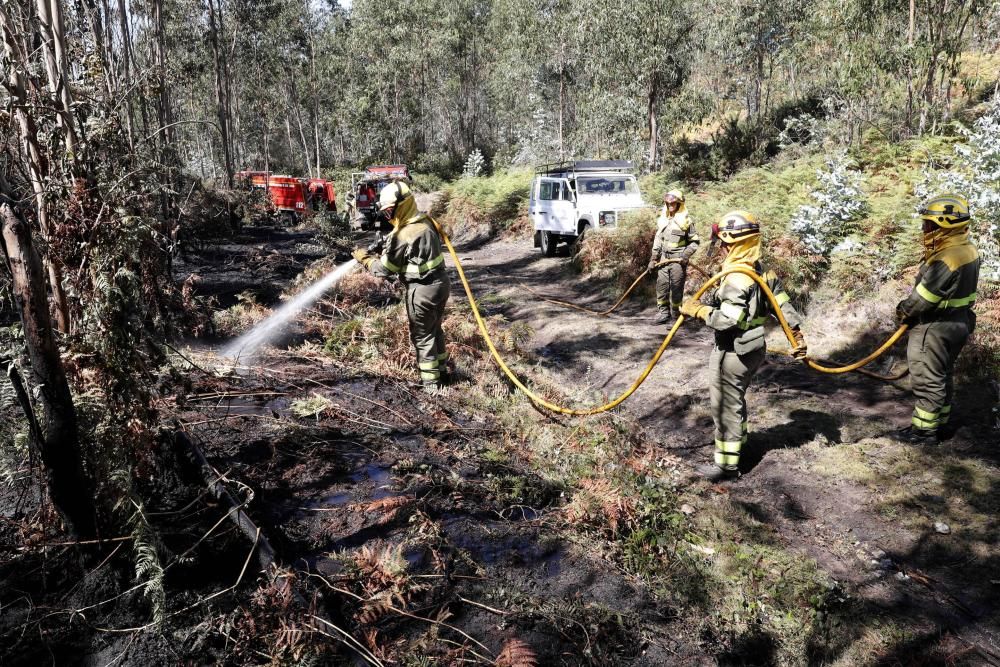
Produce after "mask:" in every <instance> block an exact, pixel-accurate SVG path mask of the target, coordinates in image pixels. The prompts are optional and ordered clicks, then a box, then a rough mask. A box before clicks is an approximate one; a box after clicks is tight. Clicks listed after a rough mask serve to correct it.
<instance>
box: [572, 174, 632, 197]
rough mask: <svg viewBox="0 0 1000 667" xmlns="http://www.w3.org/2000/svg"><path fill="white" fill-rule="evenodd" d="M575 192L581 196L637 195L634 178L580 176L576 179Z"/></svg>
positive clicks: (623, 176) (621, 176)
mask: <svg viewBox="0 0 1000 667" xmlns="http://www.w3.org/2000/svg"><path fill="white" fill-rule="evenodd" d="M576 191H577V192H578V193H579V194H581V195H611V194H613V195H618V194H629V195H631V194H639V185H638V184H637V183H636V181H635V176H629V175H624V174H623V175H615V176H582V177H580V178H577V179H576Z"/></svg>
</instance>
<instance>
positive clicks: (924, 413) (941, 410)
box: [906, 318, 970, 431]
mask: <svg viewBox="0 0 1000 667" xmlns="http://www.w3.org/2000/svg"><path fill="white" fill-rule="evenodd" d="M969 333H970V326H969V322H968V321H967V320H964V319H963V318H956V319H955V320H950V321H937V322H927V323H924V324H917V325H916V326H914V327H913V328H912V329H910V338H909V340H908V341H907V344H906V360H907V363H909V365H910V379H911V386H912V390H913V396H914V397H915V398H916V404H915V405H914V406H913V420H912V423H913V427H914V428H917V429H921V430H924V431H936V430H937V429H938V428H940V427H941V426H944V425H945V424H947V423H948V419H949V417H951V398H952V391H953V389H952V379H951V376H952V371H953V370H954V368H955V360H956V359H958V353H959V352H961V351H962V347H964V346H965V342H966V340H968V338H969Z"/></svg>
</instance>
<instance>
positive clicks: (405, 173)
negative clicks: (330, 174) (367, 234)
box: [347, 164, 410, 230]
mask: <svg viewBox="0 0 1000 667" xmlns="http://www.w3.org/2000/svg"><path fill="white" fill-rule="evenodd" d="M393 181H406V182H407V183H409V182H410V170H409V169H407V167H406V165H405V164H381V165H372V166H370V167H368V168H367V169H365V170H364V171H359V172H355V173H353V174H351V191H350V192H349V193H348V194H347V213H348V216H349V219H350V222H351V227H353V228H354V229H360V230H366V229H374V228H375V218H376V217H377V216H378V210H377V207H376V203H377V200H378V193H379V190H381V189H382V188H383V187H384V186H385V185H387V184H389V183H391V182H393Z"/></svg>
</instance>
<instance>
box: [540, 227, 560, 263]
mask: <svg viewBox="0 0 1000 667" xmlns="http://www.w3.org/2000/svg"><path fill="white" fill-rule="evenodd" d="M556 239H557V237H556V235H555V234H553V233H552V232H542V233H541V239H540V245H541V247H542V254H543V255H545V256H546V257H552V256H553V255H555V254H556V245H558V243H559V241H557V240H556Z"/></svg>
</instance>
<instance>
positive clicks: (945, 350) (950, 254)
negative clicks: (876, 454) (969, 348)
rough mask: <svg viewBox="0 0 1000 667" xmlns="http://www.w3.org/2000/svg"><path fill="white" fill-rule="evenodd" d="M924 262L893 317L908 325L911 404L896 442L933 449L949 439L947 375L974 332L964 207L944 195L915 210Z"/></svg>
mask: <svg viewBox="0 0 1000 667" xmlns="http://www.w3.org/2000/svg"><path fill="white" fill-rule="evenodd" d="M920 217H921V219H922V221H923V234H924V238H923V242H924V261H923V263H922V264H921V265H920V269H919V270H918V271H917V279H916V284H915V286H914V288H913V291H912V292H911V293H910V296H908V297H907V298H905V299H903V300H902V301H900V302H899V305H897V306H896V314H897V316H898V318H899V320H900V321H901V322H905V323H907V324H909V325H910V327H911V329H910V338H909V341H908V342H907V346H906V359H907V361H908V363H909V365H910V378H911V381H912V388H913V395H914V396H915V397H916V404H915V405H914V406H913V418H912V420H911V423H910V425H909V426H908V427H906V428H905V429H903V430H902V431H900V432H899V433H898V437H899V439H900V440H903V441H905V442H911V443H915V444H926V445H936V444H938V442H939V437H940V435H941V434H944V435H945V436H947V435H948V434H949V431H950V429H949V420H950V417H951V408H952V402H951V401H952V378H951V375H952V371H953V369H954V367H955V360H956V359H957V358H958V353H959V352H961V351H962V347H963V346H964V345H965V342H966V340H968V338H969V334H971V333H972V331H973V330H974V329H975V327H976V314H975V313H974V312H973V311H972V307H973V305H975V303H976V289H977V286H978V283H979V252H978V251H977V250H976V246H974V245H973V244H972V241H970V240H969V220H970V216H969V202H968V201H966V199H965V198H964V197H961V196H959V195H953V194H946V195H942V196H940V197H935V198H934V199H931V200H930V201H929V202H927V203H926V204H925V205H924V207H923V208H922V209H921V210H920Z"/></svg>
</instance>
